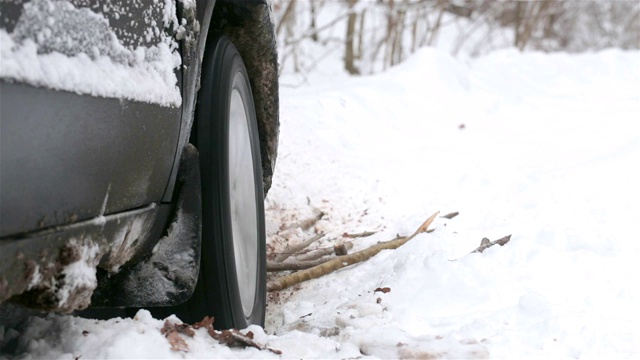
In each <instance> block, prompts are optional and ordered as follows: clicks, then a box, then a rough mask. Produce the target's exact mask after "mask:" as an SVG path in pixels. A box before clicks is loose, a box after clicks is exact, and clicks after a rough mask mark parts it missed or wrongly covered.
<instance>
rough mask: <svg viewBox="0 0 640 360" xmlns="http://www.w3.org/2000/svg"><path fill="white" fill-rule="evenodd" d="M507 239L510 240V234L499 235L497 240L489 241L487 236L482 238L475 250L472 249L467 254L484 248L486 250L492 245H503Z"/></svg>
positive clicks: (481, 250) (478, 251) (479, 251)
mask: <svg viewBox="0 0 640 360" xmlns="http://www.w3.org/2000/svg"><path fill="white" fill-rule="evenodd" d="M509 240H511V235H507V236H505V237H501V238H500V239H498V240H495V241H491V240H489V239H487V238H482V241H481V242H480V246H478V247H477V248H476V249H475V250H473V251H472V252H470V253H469V254H473V253H481V252H483V251H485V250H487V249H488V248H490V247H492V246H493V245H496V244H498V245H500V246H504V245H505V244H506V243H508V242H509Z"/></svg>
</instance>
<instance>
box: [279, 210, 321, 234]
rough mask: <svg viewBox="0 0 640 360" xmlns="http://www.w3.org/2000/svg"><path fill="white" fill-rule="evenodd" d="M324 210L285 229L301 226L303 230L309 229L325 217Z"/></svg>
mask: <svg viewBox="0 0 640 360" xmlns="http://www.w3.org/2000/svg"><path fill="white" fill-rule="evenodd" d="M324 215H325V214H324V212H322V211H320V212H319V213H318V214H316V215H314V216H312V217H309V218H306V219H304V220H302V221H300V222H299V223H297V224H293V225H291V226H289V227H287V228H285V229H283V230H290V229H295V228H300V229H302V230H309V228H311V227H312V226H313V225H315V224H316V223H317V222H318V221H320V219H322V218H323V217H324Z"/></svg>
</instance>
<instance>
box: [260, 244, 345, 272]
mask: <svg viewBox="0 0 640 360" xmlns="http://www.w3.org/2000/svg"><path fill="white" fill-rule="evenodd" d="M352 248H353V243H350V242H347V243H344V244H340V245H336V246H334V247H331V248H325V249H319V250H314V251H311V252H308V253H306V254H304V255H302V256H296V258H295V259H291V258H290V259H288V260H287V261H282V262H276V261H267V271H268V272H275V271H298V270H304V269H308V268H312V267H314V266H317V265H320V264H322V263H325V262H327V261H329V260H330V259H327V258H326V257H327V256H329V255H333V254H335V255H338V256H342V255H347V252H348V251H349V250H351V249H352ZM341 252H342V253H341Z"/></svg>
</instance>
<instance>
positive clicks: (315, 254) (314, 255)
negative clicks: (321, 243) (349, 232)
mask: <svg viewBox="0 0 640 360" xmlns="http://www.w3.org/2000/svg"><path fill="white" fill-rule="evenodd" d="M342 245H344V247H345V250H347V251H348V250H351V249H353V243H351V242H345V243H343V244H342ZM336 246H339V245H336ZM339 251H340V250H338V251H336V247H335V246H334V247H328V248H324V249H318V250H313V251H309V252H308V253H306V254H303V255H299V256H296V261H310V260H316V259H319V258H321V257H323V256H327V255H332V254H336V255H345V254H339V253H338V252H339Z"/></svg>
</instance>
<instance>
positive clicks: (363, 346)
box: [0, 48, 640, 359]
mask: <svg viewBox="0 0 640 360" xmlns="http://www.w3.org/2000/svg"><path fill="white" fill-rule="evenodd" d="M282 82H283V84H284V85H283V87H282V89H281V102H282V108H281V121H282V129H281V138H280V139H281V140H280V143H281V146H280V150H279V154H280V155H279V159H278V164H277V171H276V174H275V177H274V181H273V188H272V189H271V191H270V193H269V196H268V198H267V200H266V201H267V202H266V207H267V232H268V234H269V241H270V245H271V247H273V248H274V251H278V250H282V249H283V246H284V245H285V244H286V242H287V241H288V240H289V241H294V240H296V241H297V240H300V239H306V238H308V237H310V236H311V235H312V234H313V233H314V232H316V231H317V232H325V233H327V235H326V236H325V237H324V238H323V239H322V240H321V241H319V243H318V244H317V245H316V246H317V247H327V246H330V245H332V244H335V243H337V242H341V241H344V240H345V239H344V238H343V236H342V234H343V233H357V232H362V231H376V233H375V235H372V236H370V237H367V238H362V239H357V240H354V241H355V249H354V250H359V249H362V248H365V247H367V246H369V245H372V244H374V243H376V242H378V241H386V240H390V239H393V238H394V237H395V236H396V235H397V234H400V235H408V234H410V233H412V232H413V231H414V230H415V229H416V228H417V227H418V226H419V225H420V224H421V223H422V222H423V221H424V220H425V219H426V218H427V217H428V216H430V215H431V214H432V213H434V212H436V211H440V212H441V214H447V213H451V212H454V211H457V212H459V213H460V214H459V216H457V217H454V218H452V219H446V218H442V217H439V218H437V219H436V221H435V222H434V224H433V225H432V228H433V229H434V231H433V232H431V233H425V234H421V235H419V236H417V237H416V238H414V239H413V240H411V241H409V242H408V243H407V244H405V245H403V246H402V247H400V248H398V249H396V250H385V251H383V252H381V253H380V254H378V255H377V256H375V257H374V258H372V259H370V260H368V261H366V262H364V263H361V264H359V265H355V266H351V267H347V268H344V269H342V270H339V271H337V272H335V273H333V274H330V275H327V276H324V277H321V278H319V279H315V280H311V281H309V282H306V283H303V284H302V285H301V286H298V287H294V288H293V289H289V290H284V291H282V292H280V293H278V294H272V295H271V296H270V300H269V304H268V308H267V311H268V313H267V323H266V325H265V328H264V329H262V328H260V327H258V326H251V327H250V328H249V329H245V330H243V331H244V332H247V331H251V332H252V333H253V334H254V337H255V340H256V341H257V342H258V343H260V344H263V345H266V346H268V347H269V348H271V349H277V350H280V351H282V355H278V354H276V353H273V352H271V351H268V350H266V349H265V350H259V349H256V348H246V349H243V348H228V347H226V346H224V345H221V344H218V343H217V341H215V340H213V339H212V338H211V337H210V336H209V335H208V334H207V332H206V331H205V330H204V329H199V330H197V331H196V333H195V335H194V336H193V337H188V336H183V338H184V341H185V342H186V344H187V345H188V352H186V351H176V350H171V345H170V343H169V341H168V340H167V338H165V336H164V335H162V334H161V332H160V329H161V328H162V326H163V324H164V319H154V318H152V317H151V315H150V314H149V312H147V311H145V310H141V311H139V312H138V314H137V315H136V317H135V318H133V319H128V318H127V319H122V318H115V319H111V320H107V321H99V320H91V319H83V318H79V317H73V316H61V315H48V316H46V317H44V318H40V317H32V318H30V319H29V320H28V321H27V322H26V324H24V325H23V326H17V327H15V328H0V341H4V342H5V344H8V343H11V344H13V345H12V347H13V349H14V350H15V351H14V352H15V354H7V355H3V356H2V358H14V357H16V358H25V359H38V358H58V359H76V358H82V359H95V358H190V357H194V358H277V357H283V358H518V359H520V358H599V359H605V358H606V359H608V358H637V357H639V356H640V331H638V323H640V315H639V312H638V311H637V306H638V305H637V304H640V286H638V282H637V281H636V280H635V275H636V274H637V273H638V265H637V263H638V258H639V257H640V243H639V242H638V241H637V239H638V238H637V235H633V234H635V233H637V229H636V228H635V225H636V224H637V222H638V219H640V208H639V207H638V206H637V204H638V202H639V201H640V196H639V192H638V184H640V175H639V174H638V171H637V170H638V164H639V163H640V121H639V119H640V53H639V52H637V51H635V52H623V51H618V50H608V51H602V52H598V53H590V54H581V55H568V54H563V53H559V54H542V53H525V54H522V53H519V52H517V51H515V50H503V51H498V52H494V53H491V54H489V55H487V56H484V57H481V58H478V59H476V60H472V61H470V62H468V63H461V62H459V61H457V60H455V59H453V58H452V57H450V56H449V55H447V54H446V53H444V52H441V51H439V50H436V49H431V48H426V49H423V50H421V51H419V52H418V53H416V54H415V55H413V56H412V57H411V58H410V59H409V60H408V61H407V62H406V63H403V64H401V65H399V66H397V67H394V68H392V69H390V70H389V71H387V72H385V73H382V74H379V75H374V76H368V77H361V78H348V77H345V76H340V75H327V74H322V73H316V74H311V75H309V76H308V79H307V82H308V83H307V84H306V85H304V86H301V87H288V86H287V78H284V79H283V81H282ZM289 83H295V81H290V82H289ZM318 211H323V212H324V213H325V214H326V215H325V216H324V217H323V218H322V220H320V221H318V222H317V224H315V226H314V227H313V228H311V229H309V230H307V231H306V232H302V231H301V230H295V229H294V230H291V231H289V232H288V233H287V232H286V231H285V232H283V231H281V229H282V228H286V226H288V225H290V224H294V223H296V222H298V221H300V220H302V219H305V218H307V217H309V216H312V215H313V214H315V213H317V212H318ZM283 225H284V227H283ZM509 234H512V238H511V241H510V242H509V243H507V244H506V245H504V246H493V247H491V248H489V249H487V250H485V251H484V252H483V253H473V254H469V253H470V252H471V251H473V250H474V249H475V248H476V247H478V246H479V245H480V241H481V239H482V238H484V237H487V238H489V239H490V240H495V239H498V238H501V237H503V236H505V235H509ZM287 239H288V240H287ZM378 287H388V288H389V289H390V291H389V292H388V293H382V292H374V290H375V289H376V288H378ZM167 320H169V321H170V322H176V323H178V322H179V319H177V318H175V317H170V318H168V319H167Z"/></svg>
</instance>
